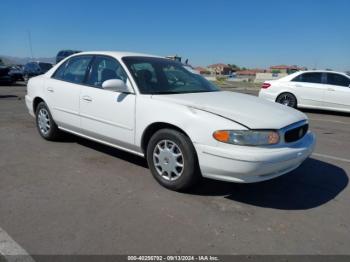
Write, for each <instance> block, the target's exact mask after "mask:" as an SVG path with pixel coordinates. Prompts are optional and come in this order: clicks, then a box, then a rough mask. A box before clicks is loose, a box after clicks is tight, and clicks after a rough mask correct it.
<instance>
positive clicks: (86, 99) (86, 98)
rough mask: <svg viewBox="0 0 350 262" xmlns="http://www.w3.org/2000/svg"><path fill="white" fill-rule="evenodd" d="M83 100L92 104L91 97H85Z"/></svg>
mask: <svg viewBox="0 0 350 262" xmlns="http://www.w3.org/2000/svg"><path fill="white" fill-rule="evenodd" d="M83 100H84V101H86V102H92V98H91V97H89V96H83Z"/></svg>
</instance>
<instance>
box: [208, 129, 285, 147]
mask: <svg viewBox="0 0 350 262" xmlns="http://www.w3.org/2000/svg"><path fill="white" fill-rule="evenodd" d="M213 137H214V138H215V139H216V140H217V141H220V142H223V143H228V144H233V145H241V146H267V145H275V144H278V143H279V141H280V136H279V133H278V132H277V131H275V130H218V131H216V132H214V133H213Z"/></svg>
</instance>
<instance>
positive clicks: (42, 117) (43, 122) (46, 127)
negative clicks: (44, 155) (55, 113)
mask: <svg viewBox="0 0 350 262" xmlns="http://www.w3.org/2000/svg"><path fill="white" fill-rule="evenodd" d="M38 126H39V129H40V132H41V133H42V134H43V135H47V134H48V133H49V131H50V117H49V112H48V111H47V110H46V109H45V108H41V109H40V110H39V114H38Z"/></svg>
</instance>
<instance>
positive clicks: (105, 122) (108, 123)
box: [80, 114, 134, 131]
mask: <svg viewBox="0 0 350 262" xmlns="http://www.w3.org/2000/svg"><path fill="white" fill-rule="evenodd" d="M80 116H81V117H84V118H87V119H90V120H94V121H98V122H100V123H103V124H107V125H110V126H115V127H120V128H123V129H126V130H129V131H133V130H134V129H133V128H131V127H128V126H124V125H121V124H116V123H113V122H112V121H108V120H104V119H102V118H97V117H93V116H89V115H85V114H80Z"/></svg>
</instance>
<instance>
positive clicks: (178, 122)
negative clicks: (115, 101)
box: [135, 95, 247, 146]
mask: <svg viewBox="0 0 350 262" xmlns="http://www.w3.org/2000/svg"><path fill="white" fill-rule="evenodd" d="M154 123H164V124H170V125H173V126H176V127H177V128H179V129H181V130H183V131H184V132H185V133H186V135H188V136H189V137H190V139H191V141H192V142H193V143H199V144H205V145H216V144H217V143H218V142H217V141H216V140H215V139H214V138H213V133H214V132H215V131H217V130H247V128H245V127H244V126H242V125H240V124H239V123H236V122H234V121H232V120H229V119H227V118H224V117H221V116H218V115H216V114H213V113H210V112H207V111H203V110H200V109H195V108H192V107H189V106H185V105H180V104H175V103H170V102H167V101H161V100H156V99H152V96H146V95H139V96H138V98H137V102H136V132H135V144H136V146H141V143H142V137H143V133H144V132H145V130H146V129H147V127H149V126H150V125H152V124H154Z"/></svg>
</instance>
